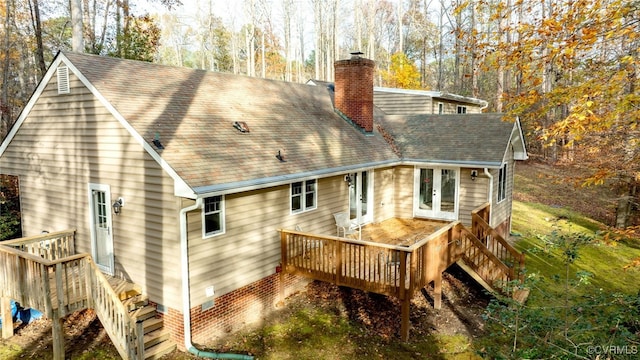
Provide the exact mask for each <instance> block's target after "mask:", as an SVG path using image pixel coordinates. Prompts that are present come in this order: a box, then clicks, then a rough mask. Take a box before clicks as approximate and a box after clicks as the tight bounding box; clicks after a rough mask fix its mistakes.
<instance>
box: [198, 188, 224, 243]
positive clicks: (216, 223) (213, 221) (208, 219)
mask: <svg viewBox="0 0 640 360" xmlns="http://www.w3.org/2000/svg"><path fill="white" fill-rule="evenodd" d="M202 207H203V208H202V231H203V233H204V237H209V236H213V235H218V234H222V233H224V197H223V196H222V195H216V196H211V197H208V198H205V199H204V204H203V205H202Z"/></svg>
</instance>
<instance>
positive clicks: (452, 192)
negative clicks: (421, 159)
mask: <svg viewBox="0 0 640 360" xmlns="http://www.w3.org/2000/svg"><path fill="white" fill-rule="evenodd" d="M459 174H460V171H459V170H458V169H448V168H419V169H416V172H415V186H414V190H415V191H414V194H415V196H414V201H413V203H414V213H415V215H416V216H420V217H427V218H432V219H440V220H457V218H458V215H457V214H458V187H459V186H460V179H459Z"/></svg>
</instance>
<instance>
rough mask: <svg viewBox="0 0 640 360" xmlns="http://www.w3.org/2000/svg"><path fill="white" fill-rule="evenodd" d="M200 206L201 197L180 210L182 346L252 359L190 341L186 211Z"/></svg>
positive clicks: (217, 355) (217, 356)
mask: <svg viewBox="0 0 640 360" xmlns="http://www.w3.org/2000/svg"><path fill="white" fill-rule="evenodd" d="M200 207H202V198H197V199H196V202H195V204H193V205H191V206H187V207H185V208H182V209H181V210H180V259H181V273H182V314H183V319H184V347H185V349H187V350H188V351H189V352H190V353H192V354H194V355H196V356H199V357H203V358H210V359H237V360H253V356H250V355H242V354H229V353H214V352H208V351H201V350H198V349H196V348H195V346H193V344H192V343H191V296H190V295H189V288H190V286H189V247H188V246H187V213H188V212H190V211H194V210H197V209H199V208H200Z"/></svg>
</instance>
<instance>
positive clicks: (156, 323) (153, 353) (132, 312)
mask: <svg viewBox="0 0 640 360" xmlns="http://www.w3.org/2000/svg"><path fill="white" fill-rule="evenodd" d="M114 291H116V293H117V294H118V297H119V298H120V300H121V301H122V304H123V305H124V306H125V308H126V309H127V310H128V311H129V317H130V318H131V319H132V320H134V321H135V322H142V328H143V332H144V336H143V341H144V359H149V360H153V359H159V358H161V357H162V356H164V355H166V354H169V353H170V352H172V351H174V350H175V349H176V347H177V346H176V344H175V343H174V342H173V341H172V340H170V335H171V333H170V332H169V331H168V330H167V329H165V328H164V323H163V320H162V318H160V317H159V316H158V312H157V310H156V307H155V306H154V305H152V304H149V299H148V298H147V296H146V295H143V294H142V291H141V289H140V287H139V286H138V285H136V284H132V283H129V282H124V283H122V284H121V285H119V286H117V288H114Z"/></svg>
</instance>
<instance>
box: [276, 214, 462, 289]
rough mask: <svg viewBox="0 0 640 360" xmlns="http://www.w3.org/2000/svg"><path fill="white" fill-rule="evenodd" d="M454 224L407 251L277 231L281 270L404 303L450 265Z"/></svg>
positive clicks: (380, 244) (394, 247) (357, 241)
mask: <svg viewBox="0 0 640 360" xmlns="http://www.w3.org/2000/svg"><path fill="white" fill-rule="evenodd" d="M456 224H457V223H452V224H449V225H447V226H445V227H443V228H442V229H440V230H438V231H436V232H435V233H433V234H431V235H430V236H428V237H426V238H425V239H422V240H420V241H418V242H416V243H415V244H413V245H411V246H396V245H388V244H382V243H376V242H371V241H363V240H353V239H347V238H340V237H335V236H323V235H318V234H309V233H304V232H300V231H293V230H280V233H281V249H282V265H283V268H284V270H285V271H286V272H288V273H292V274H297V275H301V276H305V277H309V278H313V279H316V280H322V281H327V282H331V283H334V284H336V285H340V286H348V287H352V288H356V289H361V290H365V291H371V292H375V293H379V294H384V295H390V296H395V297H398V298H400V299H404V297H405V292H406V291H412V289H414V288H416V287H417V288H420V287H424V286H426V285H427V284H428V283H429V282H431V281H433V280H434V278H435V277H436V276H438V275H439V274H440V273H442V271H443V270H444V269H446V268H447V267H448V266H449V265H451V264H452V263H453V262H455V260H456V259H455V256H456V253H457V252H456V251H455V250H452V248H450V246H449V242H450V239H451V235H450V234H451V232H452V229H453V228H454V227H455V225H456ZM458 256H459V254H458ZM443 261H444V262H443Z"/></svg>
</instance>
